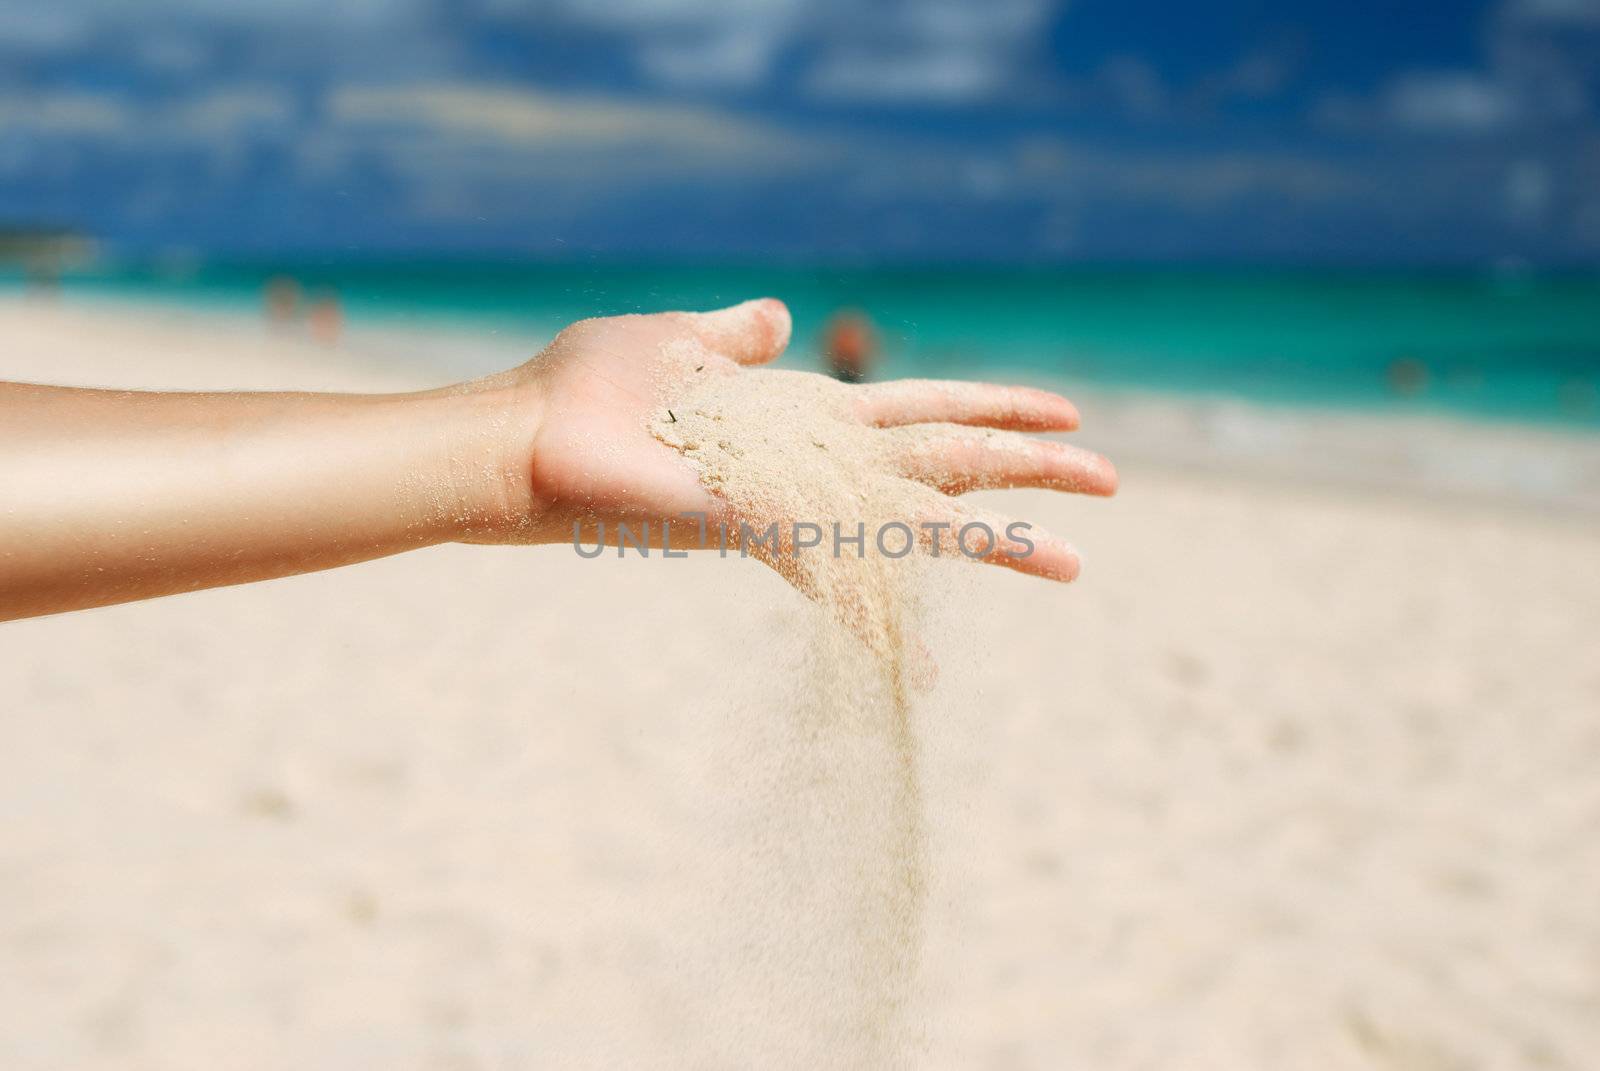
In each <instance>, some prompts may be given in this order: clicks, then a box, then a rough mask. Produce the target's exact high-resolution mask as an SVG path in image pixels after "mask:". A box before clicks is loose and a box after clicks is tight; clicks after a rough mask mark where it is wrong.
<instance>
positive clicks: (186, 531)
mask: <svg viewBox="0 0 1600 1071" xmlns="http://www.w3.org/2000/svg"><path fill="white" fill-rule="evenodd" d="M514 411H515V410H514V409H513V407H511V406H509V405H508V404H507V403H506V399H504V398H502V397H500V395H499V392H498V391H496V390H495V389H493V388H489V387H485V388H482V389H473V390H465V391H443V392H430V393H425V394H401V395H355V394H246V393H237V394H156V393H144V392H133V391H100V390H73V389H67V388H60V387H39V386H30V385H23V384H13V383H0V619H5V618H15V617H29V616H32V615H35V614H47V613H54V612H58V611H62V610H75V609H82V608H84V607H89V606H102V605H106V604H109V603H116V602H125V601H128V600H132V599H144V598H150V597H153V596H157V595H167V594H172V593H174V592H180V591H190V590H194V589H197V588H206V587H215V586H218V585H223V584H238V583H244V582H246V581H251V580H263V579H267V578H269V577H277V576H286V575H289V574H292V573H302V572H308V571H311V570H314V569H327V568H331V567H333V566H336V565H348V564H350V563H352V562H358V561H364V560H366V559H369V558H377V557H382V556H384V555H388V554H394V553H397V552H399V551H402V550H411V549H414V548H417V547H424V546H429V545H431V544H434V543H441V542H445V541H448V540H452V539H459V538H463V537H464V536H467V535H469V534H470V532H471V531H472V530H473V529H474V527H476V526H492V525H496V524H503V523H504V516H503V514H504V511H505V510H506V509H507V507H508V504H507V503H505V502H503V501H497V500H496V498H495V496H494V494H493V492H494V491H495V490H496V489H503V488H505V487H507V486H509V484H508V482H507V481H505V480H503V479H502V480H491V479H484V478H482V476H483V473H482V470H483V468H484V466H485V465H487V464H492V463H493V459H495V458H498V457H499V456H501V455H500V454H499V453H498V451H499V449H500V443H499V441H498V437H499V435H500V433H501V431H502V429H503V426H504V424H505V421H506V419H507V417H508V414H511V413H513V412H514ZM529 415H530V416H531V414H529Z"/></svg>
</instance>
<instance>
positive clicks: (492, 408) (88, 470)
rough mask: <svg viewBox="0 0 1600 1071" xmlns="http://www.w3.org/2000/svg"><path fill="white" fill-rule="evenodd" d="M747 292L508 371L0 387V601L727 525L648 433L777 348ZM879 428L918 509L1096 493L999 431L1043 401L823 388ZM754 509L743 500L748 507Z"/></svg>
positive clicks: (1079, 467) (128, 591)
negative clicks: (597, 531) (483, 546)
mask: <svg viewBox="0 0 1600 1071" xmlns="http://www.w3.org/2000/svg"><path fill="white" fill-rule="evenodd" d="M789 328H790V323H789V313H788V310H787V309H786V308H785V307H784V306H783V304H782V303H781V302H778V301H775V300H771V299H763V300H759V301H751V302H745V303H744V304H742V305H736V306H733V307H732V308H728V309H722V310H719V311H716V312H709V313H663V314H659V315H654V316H622V317H614V318H610V319H597V320H584V321H581V322H579V323H576V324H573V325H572V326H571V327H568V328H567V329H566V330H565V331H563V332H561V334H560V335H558V336H557V337H556V339H555V340H554V341H553V342H552V343H551V344H550V346H549V347H548V348H547V349H546V350H545V351H544V352H543V353H541V354H540V355H539V356H537V357H535V358H534V359H533V360H531V361H529V362H528V363H527V364H524V365H522V366H520V367H518V368H515V369H512V370H510V371H508V372H504V373H501V374H499V375H496V376H491V377H488V378H486V379H482V380H476V381H473V382H470V383H464V384H460V385H458V386H455V387H450V388H446V389H444V390H437V391H426V392H420V393H413V394H389V395H356V394H314V393H219V394H204V393H194V394H184V393H150V392H137V391H100V390H79V389H71V388H62V387H47V386H35V385H31V384H17V383H0V620H5V619H12V618H23V617H32V616H36V615H40V614H51V613H59V612H62V611H67V610H79V609H84V608H87V607H93V606H105V605H110V604H113V603H120V602H128V601H132V600H135V599H147V598H154V597H156V596H160V595H170V594H174V593H177V592H183V591H193V590H197V589H200V588H208V587H217V586H221V585H226V584H240V583H246V582H249V581H254V580H264V579H268V578H272V577H280V576H289V575H292V574H296V573H304V572H311V571H314V570H318V569H329V568H333V567H335V566H340V565H348V564H352V563H355V562H359V561H366V560H369V559H372V558H379V557H384V556H387V555H390V554H397V553H399V552H401V551H406V550H413V549H416V548H420V547H426V546H432V545H436V544H439V543H446V542H468V543H524V544H536V543H558V542H566V541H569V540H571V538H572V535H573V526H574V524H575V523H576V524H577V525H579V527H580V528H582V529H584V530H585V531H587V532H593V530H594V528H595V527H596V525H597V523H598V522H601V521H603V522H606V524H607V527H608V528H610V529H612V530H613V531H614V530H615V527H616V523H617V522H620V521H628V522H632V523H634V524H637V523H638V522H640V521H649V522H651V523H652V524H653V525H659V524H661V523H663V522H670V523H672V524H673V526H674V527H673V533H674V534H673V541H674V545H675V546H680V547H681V546H689V545H692V544H693V539H692V536H693V535H694V534H695V533H696V532H697V526H696V525H695V524H694V522H688V521H683V520H681V519H680V515H681V514H683V513H685V512H704V513H707V514H708V515H710V516H711V517H712V518H725V519H731V520H734V521H735V522H737V520H738V518H736V517H732V516H731V515H730V514H729V511H728V510H727V508H726V506H725V504H724V503H722V502H721V501H719V500H716V499H714V498H713V497H712V496H711V495H710V494H709V493H708V492H707V491H706V490H705V488H703V487H702V486H701V485H700V483H699V480H698V478H697V477H696V475H695V473H694V471H693V470H692V469H691V468H690V467H689V466H688V465H687V464H686V463H685V462H684V461H683V459H682V458H681V457H679V455H678V454H677V453H676V452H675V451H673V450H671V449H670V448H668V447H667V446H665V445H663V444H662V443H661V442H659V441H657V440H656V439H655V438H654V437H653V436H652V435H651V433H650V422H651V420H652V419H654V418H655V417H656V415H657V409H658V406H659V404H660V403H659V401H658V399H660V398H662V397H669V398H670V397H671V396H672V392H673V389H674V387H675V386H676V385H680V384H681V383H682V382H684V381H685V380H686V377H687V376H688V375H690V374H692V372H693V370H692V369H691V368H690V367H689V362H686V361H685V360H684V357H683V355H684V354H685V353H693V354H694V364H695V366H696V367H701V366H704V365H705V364H706V363H708V362H714V363H716V364H717V365H721V366H725V367H726V369H727V370H729V371H731V372H735V373H736V374H741V375H749V374H756V375H760V374H765V373H761V372H752V371H749V369H751V368H752V367H753V366H756V365H760V364H764V363H766V362H768V361H771V360H773V359H774V358H776V357H777V356H778V355H779V354H780V353H782V352H783V349H784V347H785V346H786V345H787V344H788V340H789ZM838 389H840V390H844V391H849V392H851V394H850V398H851V401H850V404H849V405H848V406H846V407H844V408H843V410H842V411H843V412H844V413H845V414H846V415H845V416H844V417H836V416H828V417H826V419H853V420H857V421H859V422H861V423H863V424H865V425H868V426H875V427H880V428H882V429H884V430H883V435H884V440H883V441H884V445H885V448H884V450H883V452H882V455H881V460H880V463H881V464H882V466H883V467H884V470H885V472H884V475H886V476H890V477H892V478H896V479H907V480H914V481H917V482H918V483H920V484H923V485H926V486H927V487H928V491H927V495H928V499H927V501H928V502H929V504H930V505H929V519H942V520H949V521H951V522H953V523H954V524H955V525H956V526H959V524H961V523H965V521H967V520H970V519H973V518H982V519H985V520H986V521H987V522H989V523H990V524H991V526H992V527H994V529H995V530H996V531H1003V530H1004V528H1005V525H1006V523H1007V520H1006V519H1005V518H998V517H992V516H989V515H986V514H981V513H978V512H975V511H973V510H970V509H968V508H966V507H965V506H963V505H962V504H961V503H960V502H959V501H958V500H957V499H955V498H952V497H948V496H949V495H953V494H959V493H962V492H965V491H970V490H974V489H977V488H987V487H1023V486H1027V487H1050V488H1055V489H1058V490H1067V491H1077V492H1083V493H1088V494H1102V495H1104V494H1111V493H1112V492H1113V491H1114V490H1115V489H1116V472H1115V470H1114V469H1113V468H1112V467H1111V464H1110V462H1108V461H1106V460H1105V459H1104V458H1102V457H1099V456H1098V455H1096V454H1092V453H1090V452H1088V451H1085V450H1080V449H1078V448H1076V447H1071V446H1068V445H1065V444H1063V443H1059V442H1052V441H1045V440H1040V439H1031V438H1024V440H1023V441H1021V442H1014V443H1012V442H1004V441H1003V440H1002V439H1001V438H998V437H997V435H998V434H999V433H997V432H994V431H986V430H982V429H1001V431H1002V432H1012V433H1015V432H1042V431H1070V430H1072V429H1073V428H1075V427H1077V424H1078V414H1077V411H1076V410H1075V409H1074V408H1073V406H1072V404H1071V403H1070V402H1068V401H1067V400H1066V399H1065V398H1062V397H1060V396H1058V395H1055V394H1050V393H1047V392H1044V391H1037V390H1031V389H1027V388H1015V387H998V386H990V385H983V384H949V383H945V384H940V383H933V382H927V381H910V380H908V381H901V382H896V383H886V384H878V385H870V386H861V387H844V386H842V385H841V386H840V387H839V388H838ZM747 519H748V520H750V521H751V522H752V524H756V525H759V524H763V523H765V519H763V518H747ZM1032 536H1033V538H1034V539H1035V541H1036V542H1037V543H1038V550H1037V551H1036V552H1035V553H1034V554H1033V555H1031V556H1029V557H1027V558H1021V559H1015V558H1005V557H1002V556H999V555H997V556H996V558H995V561H996V563H997V564H1004V565H1008V566H1010V567H1012V568H1016V569H1019V570H1021V571H1023V572H1028V573H1034V574H1036V575H1039V576H1045V577H1050V578H1053V579H1058V580H1070V579H1072V578H1073V577H1075V576H1076V575H1077V572H1078V559H1077V555H1076V554H1075V553H1074V552H1073V551H1072V549H1071V548H1070V547H1068V546H1067V545H1066V544H1064V543H1061V542H1059V541H1057V540H1054V539H1053V538H1048V537H1043V536H1042V533H1038V532H1037V531H1035V532H1034V533H1032Z"/></svg>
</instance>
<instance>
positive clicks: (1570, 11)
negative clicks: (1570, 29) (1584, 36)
mask: <svg viewBox="0 0 1600 1071" xmlns="http://www.w3.org/2000/svg"><path fill="white" fill-rule="evenodd" d="M1505 14H1506V15H1507V16H1509V17H1511V18H1513V19H1522V20H1526V21H1529V22H1546V23H1564V24H1567V25H1580V26H1582V25H1587V26H1596V25H1600V0H1510V2H1509V3H1508V4H1507V5H1506V7H1505Z"/></svg>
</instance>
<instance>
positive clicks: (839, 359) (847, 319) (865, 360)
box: [822, 309, 878, 383]
mask: <svg viewBox="0 0 1600 1071" xmlns="http://www.w3.org/2000/svg"><path fill="white" fill-rule="evenodd" d="M822 355H823V361H824V363H825V364H826V365H827V369H828V374H829V375H830V376H832V377H833V378H834V379H837V380H839V381H840V382H842V383H863V382H865V381H866V380H867V379H868V378H869V377H870V376H871V373H872V366H873V364H874V363H875V362H876V360H877V357H878V333H877V331H876V330H875V329H874V328H873V326H872V321H871V320H870V319H868V318H867V315H866V313H864V312H860V311H858V310H855V309H843V310H841V311H839V312H837V313H835V314H834V315H833V318H832V319H831V320H829V321H828V325H827V326H826V327H825V328H823V333H822Z"/></svg>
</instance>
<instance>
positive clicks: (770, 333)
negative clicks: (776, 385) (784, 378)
mask: <svg viewBox="0 0 1600 1071" xmlns="http://www.w3.org/2000/svg"><path fill="white" fill-rule="evenodd" d="M689 323H690V326H691V328H692V329H693V331H694V333H695V336H696V337H697V338H699V340H700V341H701V342H702V343H704V344H705V345H706V346H708V347H709V348H711V349H713V350H715V351H716V352H718V353H721V354H723V355H724V356H727V357H731V358H732V359H733V360H735V361H737V362H739V363H740V364H766V363H767V362H768V361H771V360H774V359H776V358H777V356H778V355H779V354H780V353H782V352H783V350H784V347H786V346H788V345H789V331H790V327H791V323H790V319H789V307H788V306H787V305H785V304H784V303H783V302H781V301H779V300H778V299H777V298H757V299H756V300H754V301H746V302H742V303H740V304H738V305H730V306H729V307H728V308H726V309H717V310H716V311H714V312H697V313H690V314H689Z"/></svg>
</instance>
